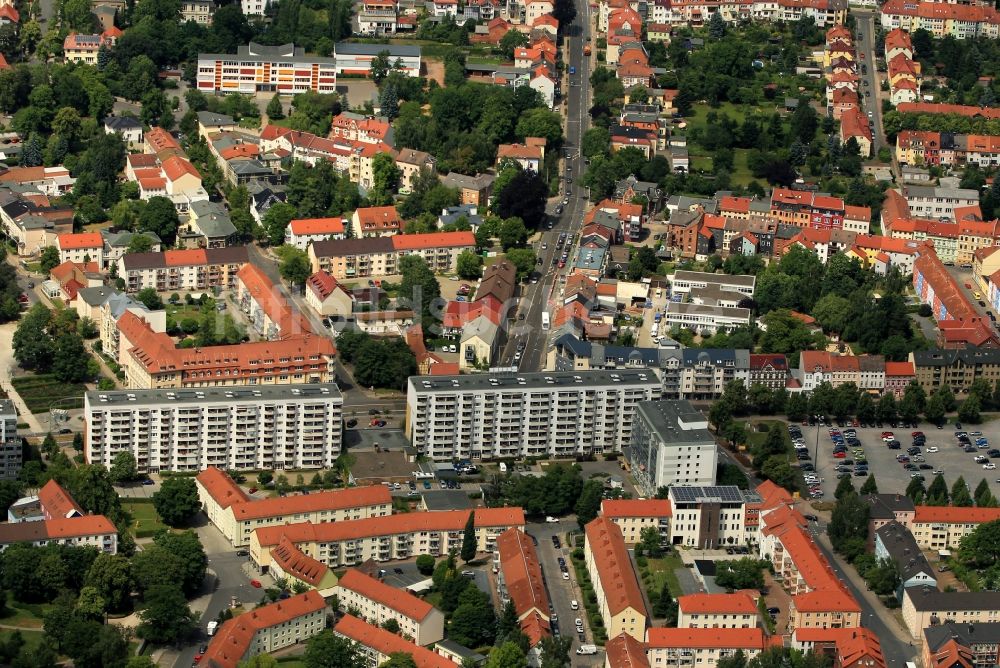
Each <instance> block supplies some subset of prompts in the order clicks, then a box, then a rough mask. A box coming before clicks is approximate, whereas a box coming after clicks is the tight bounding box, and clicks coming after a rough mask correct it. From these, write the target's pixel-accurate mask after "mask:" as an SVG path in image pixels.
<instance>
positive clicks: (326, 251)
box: [307, 207, 476, 281]
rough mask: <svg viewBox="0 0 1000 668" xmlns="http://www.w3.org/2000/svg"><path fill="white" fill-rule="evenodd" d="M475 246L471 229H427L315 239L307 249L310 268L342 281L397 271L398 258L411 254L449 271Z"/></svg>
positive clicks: (433, 269) (438, 268)
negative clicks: (452, 230)
mask: <svg viewBox="0 0 1000 668" xmlns="http://www.w3.org/2000/svg"><path fill="white" fill-rule="evenodd" d="M390 208H391V207H390ZM394 210H395V209H394ZM475 247H476V238H475V235H474V234H473V233H472V232H468V231H465V232H430V233H427V234H399V235H395V236H392V237H386V236H372V237H368V238H354V239H340V240H330V241H314V242H312V243H311V244H310V245H309V248H308V251H307V252H308V254H309V260H310V262H311V263H312V268H313V271H323V272H325V273H328V274H330V275H331V276H332V277H333V278H334V279H335V280H338V281H343V280H351V279H357V278H367V277H370V276H391V275H393V274H398V273H399V262H400V260H402V259H403V257H405V256H407V255H410V254H416V255H420V256H421V257H422V258H424V260H425V261H426V262H427V265H428V266H429V267H430V268H431V270H432V271H434V272H435V273H452V272H454V271H455V270H456V267H457V265H458V256H459V255H461V254H462V252H464V251H468V250H474V249H475Z"/></svg>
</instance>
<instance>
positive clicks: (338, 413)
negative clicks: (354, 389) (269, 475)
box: [84, 383, 343, 472]
mask: <svg viewBox="0 0 1000 668" xmlns="http://www.w3.org/2000/svg"><path fill="white" fill-rule="evenodd" d="M342 406H343V396H342V395H341V394H340V391H339V390H338V389H337V386H336V384H332V383H324V384H314V385H258V386H256V387H252V388H250V387H247V388H237V387H231V388H225V387H219V388H211V387H206V388H203V389H198V390H130V391H128V392H101V391H94V392H87V393H86V394H85V395H84V415H85V418H84V419H85V420H86V425H87V439H86V443H85V445H84V456H85V457H86V460H87V461H88V462H90V463H92V464H100V465H102V466H106V467H110V466H111V464H112V462H113V461H114V458H115V456H116V455H117V454H118V453H119V452H124V451H128V452H131V453H132V454H133V455H134V456H135V458H136V462H137V463H138V465H139V470H140V471H151V472H156V471H202V470H204V469H206V468H208V467H210V466H215V467H218V468H221V469H228V470H247V469H286V468H287V469H302V468H329V467H332V466H333V461H334V460H335V459H336V458H337V457H338V456H339V455H340V447H341V436H342V433H343V425H342V417H343V416H342Z"/></svg>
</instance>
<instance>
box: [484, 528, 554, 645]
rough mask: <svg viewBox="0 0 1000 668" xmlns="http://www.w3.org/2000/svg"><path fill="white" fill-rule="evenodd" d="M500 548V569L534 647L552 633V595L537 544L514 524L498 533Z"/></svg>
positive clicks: (497, 544) (508, 592) (523, 626)
mask: <svg viewBox="0 0 1000 668" xmlns="http://www.w3.org/2000/svg"><path fill="white" fill-rule="evenodd" d="M496 550H497V552H498V553H499V555H500V571H501V572H502V573H503V580H504V586H505V587H506V588H507V595H508V596H509V597H510V600H511V601H513V602H514V609H515V610H517V616H518V619H521V620H522V630H524V631H525V635H527V636H528V638H529V640H530V644H531V646H532V647H534V646H535V645H537V644H538V643H539V642H541V640H542V638H543V637H548V636H550V635H552V632H551V629H550V628H549V625H548V619H547V618H548V614H549V597H548V594H546V592H545V582H544V581H543V580H542V567H541V565H540V564H539V563H538V554H537V552H535V545H534V543H532V541H531V539H530V538H528V536H527V535H526V534H525V533H524V532H523V531H521V530H520V529H518V528H517V527H511V528H510V529H507V530H506V531H504V532H503V533H502V534H500V535H499V536H497V540H496ZM530 613H535V614H530ZM526 615H528V617H525V616H526ZM529 620H530V621H531V622H532V623H530V624H528V625H527V628H525V624H524V622H526V621H529Z"/></svg>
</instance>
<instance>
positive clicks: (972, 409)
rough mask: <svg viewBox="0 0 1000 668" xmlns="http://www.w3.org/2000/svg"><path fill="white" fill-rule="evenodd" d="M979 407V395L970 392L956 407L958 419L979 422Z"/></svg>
mask: <svg viewBox="0 0 1000 668" xmlns="http://www.w3.org/2000/svg"><path fill="white" fill-rule="evenodd" d="M981 407H982V402H981V401H980V399H979V395H977V394H970V395H969V396H968V397H966V399H965V401H963V402H962V405H961V406H959V407H958V419H959V420H961V421H962V422H968V423H969V424H979V423H980V422H981V421H982V418H981V417H980V415H979V411H980V409H981Z"/></svg>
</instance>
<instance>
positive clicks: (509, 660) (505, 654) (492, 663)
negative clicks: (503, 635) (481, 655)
mask: <svg viewBox="0 0 1000 668" xmlns="http://www.w3.org/2000/svg"><path fill="white" fill-rule="evenodd" d="M526 663H527V659H526V658H525V656H524V652H522V651H521V648H520V647H518V646H517V643H513V642H505V643H504V644H502V645H500V646H499V647H494V648H493V649H492V650H490V654H489V657H487V659H486V665H485V668H524V666H525V664H526Z"/></svg>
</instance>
